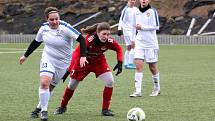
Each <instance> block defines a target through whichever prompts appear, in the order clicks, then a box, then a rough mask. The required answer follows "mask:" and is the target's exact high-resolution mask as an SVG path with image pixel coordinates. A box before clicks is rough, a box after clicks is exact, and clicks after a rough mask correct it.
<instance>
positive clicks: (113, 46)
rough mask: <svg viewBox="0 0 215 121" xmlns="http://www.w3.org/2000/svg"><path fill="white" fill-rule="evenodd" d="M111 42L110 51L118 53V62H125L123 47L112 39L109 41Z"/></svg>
mask: <svg viewBox="0 0 215 121" xmlns="http://www.w3.org/2000/svg"><path fill="white" fill-rule="evenodd" d="M108 42H109V49H111V50H113V51H116V54H117V61H120V62H122V61H123V50H122V47H121V46H120V45H119V44H118V43H117V42H116V41H115V40H114V39H112V38H109V39H108Z"/></svg>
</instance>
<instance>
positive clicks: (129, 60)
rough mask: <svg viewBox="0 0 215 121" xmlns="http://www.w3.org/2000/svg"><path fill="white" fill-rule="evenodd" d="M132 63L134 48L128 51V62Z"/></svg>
mask: <svg viewBox="0 0 215 121" xmlns="http://www.w3.org/2000/svg"><path fill="white" fill-rule="evenodd" d="M133 63H134V49H131V50H130V52H129V58H128V64H133Z"/></svg>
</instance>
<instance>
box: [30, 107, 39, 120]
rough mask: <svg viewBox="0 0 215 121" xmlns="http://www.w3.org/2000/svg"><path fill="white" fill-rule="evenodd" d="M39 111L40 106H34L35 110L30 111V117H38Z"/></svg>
mask: <svg viewBox="0 0 215 121" xmlns="http://www.w3.org/2000/svg"><path fill="white" fill-rule="evenodd" d="M40 111H41V109H40V108H35V110H34V111H32V112H31V118H38V117H39V113H40Z"/></svg>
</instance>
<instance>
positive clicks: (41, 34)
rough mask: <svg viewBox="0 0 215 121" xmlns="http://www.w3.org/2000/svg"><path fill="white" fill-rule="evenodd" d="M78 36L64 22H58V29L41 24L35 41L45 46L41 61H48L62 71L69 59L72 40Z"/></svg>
mask: <svg viewBox="0 0 215 121" xmlns="http://www.w3.org/2000/svg"><path fill="white" fill-rule="evenodd" d="M79 35H80V33H79V32H78V31H77V30H75V29H74V28H73V27H72V26H71V25H70V24H69V23H66V22H64V21H61V20H60V25H59V27H58V29H51V28H50V27H49V24H48V22H46V23H43V25H42V26H41V27H40V29H39V31H38V33H37V35H36V39H35V40H36V41H38V42H44V45H45V46H44V49H43V54H42V59H41V60H48V61H49V62H50V63H51V64H52V65H53V66H54V67H57V68H60V69H64V68H65V67H67V66H68V65H69V62H70V59H71V53H72V45H73V40H75V39H77V38H78V36H79Z"/></svg>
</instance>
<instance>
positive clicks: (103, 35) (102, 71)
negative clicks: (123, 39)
mask: <svg viewBox="0 0 215 121" xmlns="http://www.w3.org/2000/svg"><path fill="white" fill-rule="evenodd" d="M82 32H83V33H86V34H87V35H86V45H87V60H88V62H89V63H88V64H86V66H85V67H81V66H80V64H79V63H78V61H77V60H78V59H79V58H80V54H79V50H80V49H79V47H78V48H76V49H75V51H74V53H73V55H72V60H73V61H72V62H71V64H70V67H69V69H68V70H69V71H70V77H71V80H70V82H69V84H68V86H67V87H66V89H65V91H64V95H63V98H62V100H61V105H60V107H58V108H57V110H56V112H55V114H62V113H64V112H65V111H66V107H67V104H68V102H69V100H70V99H71V97H72V96H73V93H74V91H75V89H76V87H77V86H78V84H79V82H80V81H82V80H83V79H84V78H85V77H86V76H87V75H88V74H89V73H90V72H93V73H95V75H96V77H98V78H100V79H101V80H103V81H104V84H105V87H104V90H103V105H102V112H101V114H102V115H103V116H114V113H113V112H111V111H110V110H109V105H110V101H111V96H112V92H113V84H114V78H113V75H112V73H111V70H110V68H109V66H108V64H107V61H106V58H105V55H104V52H106V51H107V50H109V49H110V50H114V51H116V54H117V61H118V63H117V65H116V66H115V67H114V69H113V70H114V71H115V70H116V69H118V70H117V73H116V75H118V74H120V73H121V72H122V60H123V52H122V48H121V46H120V45H119V44H118V43H117V42H116V41H115V40H114V39H113V38H111V37H110V26H109V24H108V23H106V22H102V23H98V24H95V25H93V26H90V27H87V28H86V29H82Z"/></svg>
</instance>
